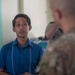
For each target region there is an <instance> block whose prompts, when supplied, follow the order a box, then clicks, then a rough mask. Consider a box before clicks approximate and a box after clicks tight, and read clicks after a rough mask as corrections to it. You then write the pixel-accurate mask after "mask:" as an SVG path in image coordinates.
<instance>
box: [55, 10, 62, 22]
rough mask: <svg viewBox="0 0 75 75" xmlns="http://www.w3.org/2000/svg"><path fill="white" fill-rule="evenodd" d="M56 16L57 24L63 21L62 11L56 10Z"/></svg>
mask: <svg viewBox="0 0 75 75" xmlns="http://www.w3.org/2000/svg"><path fill="white" fill-rule="evenodd" d="M54 15H55V20H56V22H60V21H61V19H62V13H61V11H60V10H56V11H55V13H54Z"/></svg>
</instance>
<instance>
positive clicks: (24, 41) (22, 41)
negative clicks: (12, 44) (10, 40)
mask: <svg viewBox="0 0 75 75" xmlns="http://www.w3.org/2000/svg"><path fill="white" fill-rule="evenodd" d="M17 40H18V42H19V44H20V45H21V46H22V47H24V46H25V45H26V42H27V38H17Z"/></svg>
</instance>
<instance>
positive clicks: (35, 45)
mask: <svg viewBox="0 0 75 75" xmlns="http://www.w3.org/2000/svg"><path fill="white" fill-rule="evenodd" d="M31 43H32V45H33V47H37V48H42V47H41V46H39V45H38V44H36V43H34V42H31Z"/></svg>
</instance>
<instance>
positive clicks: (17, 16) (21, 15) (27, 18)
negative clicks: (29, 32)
mask: <svg viewBox="0 0 75 75" xmlns="http://www.w3.org/2000/svg"><path fill="white" fill-rule="evenodd" d="M19 17H23V18H25V19H26V20H27V23H28V25H29V26H31V19H30V18H29V17H28V16H27V15H26V14H17V15H16V16H15V17H14V19H13V21H12V24H13V27H15V20H16V19H17V18H19Z"/></svg>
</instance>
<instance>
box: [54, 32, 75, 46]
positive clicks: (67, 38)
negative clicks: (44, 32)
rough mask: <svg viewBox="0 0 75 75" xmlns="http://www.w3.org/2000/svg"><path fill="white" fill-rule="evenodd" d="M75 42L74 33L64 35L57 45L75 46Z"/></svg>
mask: <svg viewBox="0 0 75 75" xmlns="http://www.w3.org/2000/svg"><path fill="white" fill-rule="evenodd" d="M74 42H75V34H74V33H68V34H64V35H62V36H61V37H60V38H59V39H58V40H57V41H56V42H55V45H61V44H66V45H67V44H70V45H71V44H73V43H74Z"/></svg>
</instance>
